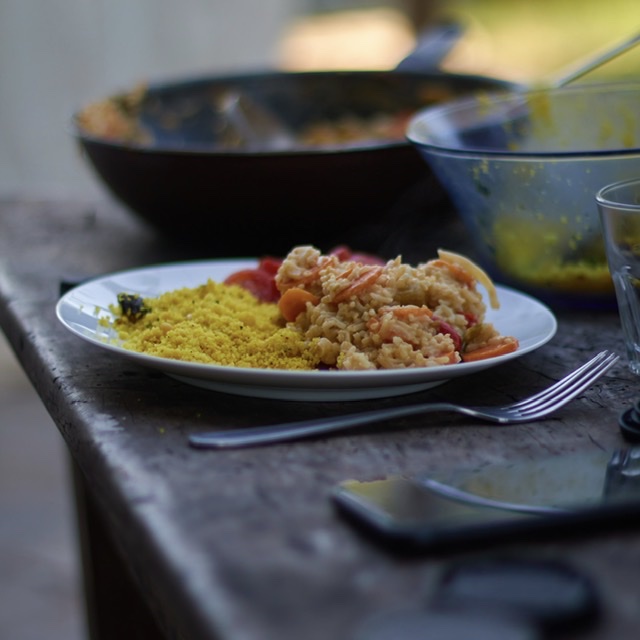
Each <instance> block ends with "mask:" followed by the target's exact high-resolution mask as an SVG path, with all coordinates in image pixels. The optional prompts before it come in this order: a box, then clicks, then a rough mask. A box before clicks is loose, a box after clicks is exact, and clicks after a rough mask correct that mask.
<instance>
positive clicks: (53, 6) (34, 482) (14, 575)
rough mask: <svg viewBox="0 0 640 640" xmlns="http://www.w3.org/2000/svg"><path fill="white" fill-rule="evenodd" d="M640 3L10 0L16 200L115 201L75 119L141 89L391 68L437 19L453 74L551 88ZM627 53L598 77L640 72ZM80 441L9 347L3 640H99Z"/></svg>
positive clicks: (3, 387) (9, 124) (5, 192)
mask: <svg viewBox="0 0 640 640" xmlns="http://www.w3.org/2000/svg"><path fill="white" fill-rule="evenodd" d="M638 17H640V15H639V12H638V5H637V0H608V2H599V1H597V0H536V1H535V2H531V1H530V0H446V1H445V0H391V1H389V2H373V1H367V0H269V2H261V1H259V0H240V1H238V0H181V1H180V2H174V1H172V0H135V1H134V2H131V1H130V0H57V1H56V2H51V1H50V0H0V95H1V101H0V197H2V198H5V199H7V198H9V199H10V198H15V197H22V198H34V199H37V198H43V197H61V198H74V199H76V198H80V199H95V198H106V197H107V195H106V193H105V192H104V191H103V190H102V187H101V186H99V184H98V182H97V181H96V180H95V179H94V177H93V175H92V174H91V173H90V171H89V169H88V168H87V167H86V165H85V164H84V162H83V160H82V158H81V157H80V156H79V153H78V151H77V150H76V148H75V146H74V143H73V140H72V139H71V137H70V135H69V132H68V128H67V123H68V122H69V119H70V116H71V114H72V113H73V112H74V111H75V110H76V109H78V107H80V106H81V105H83V104H85V103H86V102H88V101H91V100H94V99H95V98H99V97H104V96H106V95H108V94H110V93H113V92H114V91H117V90H120V89H128V88H130V87H131V86H132V85H134V84H136V83H138V82H141V81H154V80H165V79H172V78H178V77H181V76H185V77H188V76H196V75H199V74H203V73H225V72H235V71H256V70H257V71H262V70H266V69H283V70H292V71H294V70H313V69H391V68H393V67H394V66H395V64H396V63H397V62H399V61H400V60H401V59H402V58H403V57H404V56H405V55H407V54H408V53H409V52H410V51H411V49H412V47H413V46H414V44H415V41H416V37H417V34H419V33H420V32H421V31H422V30H423V29H425V28H426V27H428V26H429V25H431V24H433V23H435V22H437V21H440V20H445V19H446V20H450V19H455V20H458V21H460V23H461V24H462V25H463V26H464V27H465V31H464V35H463V37H462V39H461V40H460V42H459V43H458V44H457V45H456V46H455V48H454V49H453V50H452V51H451V53H450V54H449V55H448V57H447V58H446V60H445V61H444V63H443V68H445V69H446V70H448V71H459V72H468V73H478V74H482V75H490V76H495V77H500V78H505V79H510V80H518V81H522V82H532V83H536V82H542V81H544V80H545V79H546V78H549V77H552V76H553V75H554V74H556V73H559V72H560V71H561V70H563V69H565V68H566V66H567V65H570V64H572V63H573V62H574V61H576V60H579V59H581V58H583V57H586V56H588V55H590V54H591V53H592V52H594V51H597V50H599V49H602V48H604V47H606V46H607V45H610V44H612V43H614V42H616V41H617V40H620V39H622V38H623V37H626V36H628V35H629V34H630V33H631V32H632V31H634V30H635V29H636V28H637V26H638ZM637 63H638V56H637V55H635V56H634V55H633V54H627V56H624V57H622V58H620V59H619V60H616V61H615V62H612V63H611V64H610V65H608V66H607V67H606V68H605V69H603V70H601V71H599V72H597V74H594V79H596V78H597V77H599V76H600V77H602V76H607V77H611V76H633V75H634V74H635V73H636V71H637V69H638V65H637ZM66 462H67V461H66V458H65V451H64V445H63V443H62V441H61V439H60V437H59V436H58V434H57V431H56V429H55V426H54V425H53V424H52V423H51V421H50V420H49V418H48V417H47V415H46V413H45V411H44V409H43V408H42V406H41V404H40V401H39V399H38V398H37V396H36V395H35V393H34V392H33V391H32V390H31V387H30V384H29V382H28V381H27V380H26V378H25V377H24V375H23V374H22V371H21V369H20V368H19V366H18V365H17V363H16V362H15V360H14V358H13V354H12V353H11V351H10V349H9V348H8V346H7V344H6V342H5V341H4V340H3V339H1V338H0V576H1V577H0V637H2V638H11V639H12V640H36V639H40V638H44V637H46V638H48V639H49V640H62V639H64V640H75V639H76V638H83V637H85V631H84V622H83V619H82V610H81V606H82V605H81V597H80V586H79V578H78V575H79V573H78V571H79V567H78V560H77V555H76V541H75V537H74V536H75V534H74V529H73V524H74V523H73V505H72V501H71V494H70V491H69V486H68V485H69V483H68V476H67V465H66Z"/></svg>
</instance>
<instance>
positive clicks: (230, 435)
mask: <svg viewBox="0 0 640 640" xmlns="http://www.w3.org/2000/svg"><path fill="white" fill-rule="evenodd" d="M433 411H458V412H467V410H465V408H463V407H458V406H456V405H452V404H449V403H447V402H430V403H428V404H414V405H409V406H401V407H390V408H388V409H377V410H375V411H362V412H360V413H352V414H347V415H345V416H336V417H334V418H314V419H313V420H300V421H298V422H287V423H282V424H274V425H269V426H266V427H252V428H248V429H242V428H238V429H234V430H231V431H212V432H209V433H194V434H191V435H190V436H189V443H190V444H191V445H192V446H194V447H197V448H199V449H224V448H226V447H228V448H232V447H249V446H252V445H258V444H270V443H274V442H284V441H286V440H295V439H298V438H306V437H308V436H314V435H320V434H324V433H332V432H335V431H341V430H344V429H350V428H353V427H357V426H360V425H363V424H371V423H373V422H382V421H384V420H390V419H391V418H402V417H404V416H412V415H415V414H417V413H428V412H433ZM468 412H469V413H471V410H468Z"/></svg>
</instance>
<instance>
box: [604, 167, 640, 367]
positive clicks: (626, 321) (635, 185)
mask: <svg viewBox="0 0 640 640" xmlns="http://www.w3.org/2000/svg"><path fill="white" fill-rule="evenodd" d="M596 202H597V205H598V211H599V214H600V222H601V224H602V232H603V235H604V244H605V250H606V254H607V261H608V264H609V271H610V272H611V277H612V279H613V284H614V286H615V291H616V299H617V302H618V311H619V314H620V322H621V324H622V332H623V335H624V339H625V347H626V351H627V357H628V360H629V368H630V369H631V371H633V373H635V374H638V375H640V178H638V179H634V180H626V181H624V182H616V183H614V184H610V185H608V186H606V187H603V188H602V189H600V191H598V193H597V194H596Z"/></svg>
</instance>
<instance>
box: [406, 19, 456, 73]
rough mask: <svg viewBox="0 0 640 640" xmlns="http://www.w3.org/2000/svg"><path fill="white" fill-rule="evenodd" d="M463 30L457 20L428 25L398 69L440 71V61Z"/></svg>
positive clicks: (423, 71) (424, 71)
mask: <svg viewBox="0 0 640 640" xmlns="http://www.w3.org/2000/svg"><path fill="white" fill-rule="evenodd" d="M463 32H464V27H463V26H462V25H460V24H459V23H457V22H442V23H438V24H436V25H432V26H430V27H428V28H427V29H425V30H424V31H423V32H422V33H421V34H420V36H419V38H418V43H417V45H416V47H415V49H414V50H413V51H412V52H411V53H410V54H409V55H408V56H407V57H406V58H404V59H403V60H401V61H400V63H399V64H398V65H397V66H396V71H415V72H422V73H427V72H429V71H438V70H439V67H440V63H441V62H442V61H443V60H444V58H445V57H446V55H447V54H448V53H449V51H451V49H452V48H453V46H454V45H455V44H456V43H457V42H458V41H459V40H460V37H461V36H462V33H463Z"/></svg>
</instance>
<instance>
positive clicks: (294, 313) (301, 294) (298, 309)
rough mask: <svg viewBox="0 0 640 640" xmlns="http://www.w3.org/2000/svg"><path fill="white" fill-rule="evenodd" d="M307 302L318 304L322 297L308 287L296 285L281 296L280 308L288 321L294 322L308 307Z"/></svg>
mask: <svg viewBox="0 0 640 640" xmlns="http://www.w3.org/2000/svg"><path fill="white" fill-rule="evenodd" d="M307 302H310V303H311V304H313V305H316V304H318V302H320V298H318V296H316V295H314V294H313V293H311V292H310V291H307V290H306V289H300V288H299V287H295V288H293V289H287V290H286V291H285V292H284V293H283V294H282V295H281V296H280V300H278V309H280V313H281V314H282V317H283V318H284V319H285V320H286V321H287V322H293V321H294V320H295V319H296V318H297V317H298V316H299V315H300V314H301V313H302V312H303V311H304V310H305V309H306V308H307Z"/></svg>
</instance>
